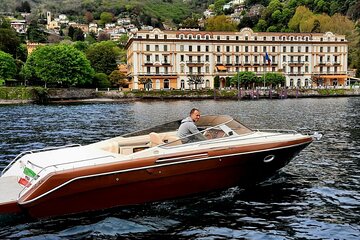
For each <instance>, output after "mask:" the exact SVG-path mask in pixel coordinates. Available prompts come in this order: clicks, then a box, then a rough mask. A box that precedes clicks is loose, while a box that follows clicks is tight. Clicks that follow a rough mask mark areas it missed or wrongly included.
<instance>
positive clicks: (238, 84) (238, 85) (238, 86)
mask: <svg viewBox="0 0 360 240" xmlns="http://www.w3.org/2000/svg"><path fill="white" fill-rule="evenodd" d="M237 90H238V100H240V83H239V70H238V71H237Z"/></svg>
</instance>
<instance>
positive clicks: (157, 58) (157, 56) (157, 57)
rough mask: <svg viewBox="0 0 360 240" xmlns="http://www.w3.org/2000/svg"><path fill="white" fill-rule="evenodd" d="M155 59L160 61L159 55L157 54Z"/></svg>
mask: <svg viewBox="0 0 360 240" xmlns="http://www.w3.org/2000/svg"><path fill="white" fill-rule="evenodd" d="M155 61H156V62H158V61H159V55H157V54H156V55H155Z"/></svg>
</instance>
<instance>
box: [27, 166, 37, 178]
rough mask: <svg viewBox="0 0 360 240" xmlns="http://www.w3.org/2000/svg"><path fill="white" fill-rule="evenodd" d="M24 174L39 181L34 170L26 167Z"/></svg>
mask: <svg viewBox="0 0 360 240" xmlns="http://www.w3.org/2000/svg"><path fill="white" fill-rule="evenodd" d="M24 174H25V175H26V176H28V177H31V178H33V179H35V180H36V179H38V177H39V175H37V174H36V173H35V172H34V171H33V170H32V169H30V168H28V167H25V168H24Z"/></svg>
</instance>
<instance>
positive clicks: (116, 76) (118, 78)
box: [109, 70, 129, 87]
mask: <svg viewBox="0 0 360 240" xmlns="http://www.w3.org/2000/svg"><path fill="white" fill-rule="evenodd" d="M109 80H110V83H111V85H113V86H117V87H126V86H128V85H129V83H128V81H127V79H126V76H125V74H123V73H122V72H120V70H114V71H112V73H111V74H110V75H109Z"/></svg>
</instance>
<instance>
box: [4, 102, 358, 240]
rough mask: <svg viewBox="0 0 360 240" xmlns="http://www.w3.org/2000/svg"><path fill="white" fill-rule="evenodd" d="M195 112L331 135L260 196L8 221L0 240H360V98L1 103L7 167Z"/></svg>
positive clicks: (228, 193)
mask: <svg viewBox="0 0 360 240" xmlns="http://www.w3.org/2000/svg"><path fill="white" fill-rule="evenodd" d="M192 107H199V108H200V109H201V110H202V114H229V115H232V116H234V117H236V118H238V119H241V120H242V122H243V123H245V124H246V125H248V126H250V127H252V128H280V129H294V130H298V131H304V132H306V131H308V130H311V131H319V132H321V133H323V134H324V137H323V138H322V139H321V141H319V142H315V143H313V144H311V145H310V146H309V147H308V148H306V149H305V150H304V151H302V152H301V153H300V155H299V156H297V157H296V158H295V159H294V160H293V161H292V162H291V163H290V164H289V165H288V166H286V167H285V168H283V169H282V170H281V171H280V172H279V173H278V174H277V175H276V176H274V177H273V178H272V179H271V180H269V181H267V182H264V183H262V184H259V185H258V186H256V187H254V188H252V189H247V190H243V189H239V188H237V187H234V188H230V189H225V190H223V191H218V192H211V193H208V194H203V195H200V196H194V197H188V198H182V199H177V200H171V201H165V202H156V203H151V204H145V205H141V206H134V207H127V208H117V209H112V210H104V211H101V212H95V213H85V214H79V215H75V216H70V217H61V218H52V219H43V220H29V219H23V218H17V219H11V220H9V219H7V220H6V221H4V220H0V221H3V222H1V223H0V239H9V238H10V239H11V238H14V239H22V238H23V239H84V238H86V239H118V238H120V239H160V238H171V239H236V238H241V239H243V238H245V239H360V113H359V111H360V98H327V99H287V100H259V101H212V100H204V101H143V102H122V103H111V104H110V103H107V104H74V105H50V106H38V105H16V106H0V129H1V131H0V140H1V141H0V170H2V169H3V168H4V167H5V166H6V165H7V163H8V162H9V161H11V160H12V159H13V158H14V157H15V156H16V155H17V154H18V153H20V152H21V151H25V150H30V149H36V148H43V147H47V146H59V145H64V144H71V143H81V144H87V143H91V142H95V141H97V140H102V139H106V138H110V137H114V136H117V135H120V134H124V133H127V132H128V131H133V130H138V129H141V128H146V127H150V126H153V125H156V124H160V123H163V122H167V121H171V120H175V119H179V118H183V117H185V115H187V112H188V111H189V110H190V109H191V108H192ZM0 194H1V193H0Z"/></svg>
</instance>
